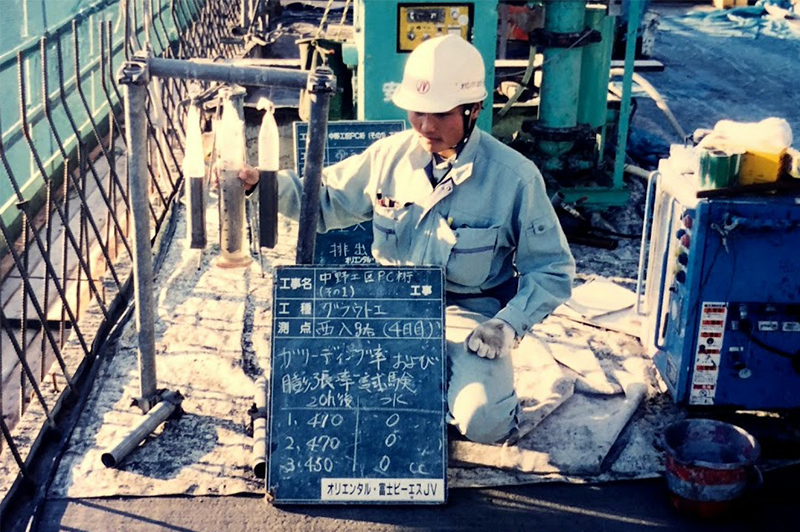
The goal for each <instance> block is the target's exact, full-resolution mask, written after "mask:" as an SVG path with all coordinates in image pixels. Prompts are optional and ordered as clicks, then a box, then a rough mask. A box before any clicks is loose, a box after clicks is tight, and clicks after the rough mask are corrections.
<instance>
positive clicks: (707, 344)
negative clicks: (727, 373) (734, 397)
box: [689, 302, 728, 405]
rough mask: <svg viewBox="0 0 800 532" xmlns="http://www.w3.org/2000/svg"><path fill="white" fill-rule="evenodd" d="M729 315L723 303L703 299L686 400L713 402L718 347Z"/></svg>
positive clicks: (697, 402) (697, 403)
mask: <svg viewBox="0 0 800 532" xmlns="http://www.w3.org/2000/svg"><path fill="white" fill-rule="evenodd" d="M727 315H728V305H727V304H726V303H709V302H704V303H703V306H702V310H701V313H700V327H699V330H698V332H697V350H696V352H695V357H694V366H693V368H692V386H691V390H690V392H689V404H692V405H713V404H714V396H715V395H716V392H717V380H718V379H719V363H720V351H721V349H722V341H723V339H724V336H725V321H726V318H727Z"/></svg>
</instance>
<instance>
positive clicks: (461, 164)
mask: <svg viewBox="0 0 800 532" xmlns="http://www.w3.org/2000/svg"><path fill="white" fill-rule="evenodd" d="M483 134H484V133H483V132H482V131H481V130H480V129H478V128H477V127H476V128H475V129H474V130H473V131H472V134H471V135H470V136H469V140H467V143H466V144H465V145H464V149H462V150H461V153H460V154H458V157H456V160H455V162H454V163H453V168H452V169H451V170H450V172H449V173H448V174H447V179H451V180H452V181H453V183H454V184H455V185H456V186H457V185H460V184H461V183H463V182H464V181H466V180H467V179H469V177H470V176H472V169H473V166H474V162H475V156H476V154H477V153H478V145H479V144H480V137H481V135H483ZM410 155H411V165H412V166H413V168H414V170H415V173H419V174H421V175H424V176H427V174H426V173H425V167H426V166H428V164H430V162H431V154H430V152H428V151H427V150H425V148H423V147H422V146H420V145H419V142H418V141H417V145H416V146H415V147H414V149H413V150H412V152H411V154H410ZM420 171H421V172H420ZM426 180H427V177H426Z"/></svg>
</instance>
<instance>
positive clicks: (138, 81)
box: [122, 62, 156, 412]
mask: <svg viewBox="0 0 800 532" xmlns="http://www.w3.org/2000/svg"><path fill="white" fill-rule="evenodd" d="M122 72H123V74H124V75H126V76H127V78H128V79H129V80H130V81H128V82H124V83H123V87H124V89H123V90H124V94H125V124H126V126H127V127H126V128H125V134H126V136H125V144H126V145H127V146H128V180H129V182H130V202H131V211H132V214H133V279H134V287H135V293H134V301H135V305H136V330H137V331H138V339H139V374H140V381H139V387H140V394H141V395H140V397H141V399H142V401H140V404H141V405H142V407H143V410H144V411H145V412H147V410H149V398H152V397H153V396H154V395H155V394H156V356H155V351H156V349H155V323H154V318H153V254H152V253H153V251H152V248H151V246H150V209H149V206H150V203H149V198H148V189H149V183H148V174H147V151H146V146H147V121H146V117H145V98H146V96H147V81H148V75H147V72H146V68H145V67H142V66H141V65H139V64H136V63H132V62H131V63H128V64H127V65H125V66H124V67H123V69H122Z"/></svg>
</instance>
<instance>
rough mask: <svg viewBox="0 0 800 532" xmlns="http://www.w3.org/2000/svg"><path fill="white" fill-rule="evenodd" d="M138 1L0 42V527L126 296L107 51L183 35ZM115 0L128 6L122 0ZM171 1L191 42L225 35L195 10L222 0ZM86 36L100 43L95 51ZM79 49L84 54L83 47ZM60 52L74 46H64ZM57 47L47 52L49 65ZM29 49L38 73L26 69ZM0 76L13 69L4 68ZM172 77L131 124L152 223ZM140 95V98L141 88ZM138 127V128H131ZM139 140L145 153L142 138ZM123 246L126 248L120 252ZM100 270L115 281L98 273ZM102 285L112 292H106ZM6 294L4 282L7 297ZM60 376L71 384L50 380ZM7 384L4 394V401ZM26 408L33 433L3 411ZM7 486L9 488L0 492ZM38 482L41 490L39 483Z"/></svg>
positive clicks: (180, 88)
mask: <svg viewBox="0 0 800 532" xmlns="http://www.w3.org/2000/svg"><path fill="white" fill-rule="evenodd" d="M139 1H142V2H149V4H148V5H144V4H143V6H140V7H139V9H138V11H136V10H127V9H126V10H125V11H129V13H128V15H127V16H125V17H124V19H125V21H126V27H125V29H126V31H127V36H128V37H129V38H128V39H125V40H122V39H120V40H117V39H114V32H113V30H112V27H113V23H112V21H110V20H100V21H99V24H96V23H95V21H96V20H97V19H98V18H102V15H95V16H93V17H91V18H89V17H88V16H87V15H89V14H97V13H102V10H103V9H105V8H106V7H108V6H112V5H115V4H120V0H101V1H98V2H95V3H94V4H93V5H92V6H90V7H89V8H87V9H86V10H83V11H81V12H79V13H78V14H77V15H76V16H73V17H70V18H69V19H67V20H65V21H63V22H61V23H59V25H57V27H50V28H46V29H47V30H48V33H46V36H47V37H46V38H39V37H36V38H34V39H31V40H30V41H28V42H26V43H24V44H23V45H22V46H21V47H18V48H16V49H15V50H13V51H12V52H9V53H6V54H4V55H2V56H0V73H3V74H6V73H7V72H8V71H10V69H11V68H15V69H16V70H18V75H19V78H18V83H19V93H20V98H19V101H18V104H19V105H18V106H17V105H14V98H13V97H12V98H11V99H10V101H9V99H8V98H6V99H5V100H0V111H6V116H7V117H8V118H9V120H7V126H9V127H7V128H6V129H3V127H2V125H0V190H2V193H3V194H4V195H5V197H3V198H2V200H3V201H2V203H5V206H3V205H0V207H2V208H4V209H6V210H5V211H4V212H2V213H0V258H3V260H2V261H0V283H2V284H3V286H2V288H3V289H4V290H0V354H1V355H2V358H0V368H2V372H1V373H2V374H3V375H4V376H6V375H8V374H9V373H10V374H11V376H12V378H11V379H7V380H4V381H2V382H0V392H2V391H6V392H9V393H7V394H4V393H0V425H2V426H1V427H0V428H2V431H0V432H2V436H0V452H3V453H4V454H5V453H8V455H9V463H16V467H17V468H18V472H19V475H18V476H17V477H16V480H15V479H14V478H8V480H9V481H13V483H12V485H11V487H10V489H11V492H7V491H6V489H7V488H8V486H0V498H2V500H0V521H2V522H1V523H0V528H5V524H6V521H7V517H6V516H8V515H9V514H11V513H13V512H14V511H15V510H16V509H17V508H21V506H20V505H18V504H16V503H15V502H10V501H13V500H15V499H16V495H18V494H19V491H20V490H18V489H17V488H18V487H19V485H20V483H21V482H20V481H21V480H24V481H26V482H27V481H34V480H36V479H40V478H46V477H47V475H49V474H50V473H49V472H47V468H48V464H49V462H45V461H42V462H41V463H39V462H37V450H38V449H39V447H40V446H44V445H48V443H47V442H48V441H51V440H52V438H48V437H45V435H46V434H49V431H50V430H51V429H57V426H56V423H57V422H58V420H59V419H60V410H61V407H62V405H66V404H68V403H69V398H70V397H74V395H75V394H77V393H78V390H77V389H76V385H78V384H81V379H85V378H87V375H86V373H87V372H85V371H83V369H85V368H91V367H92V364H93V363H95V362H93V360H92V358H93V357H94V356H95V355H94V354H95V353H96V352H98V349H97V346H98V344H100V345H102V343H103V342H104V339H103V338H98V337H97V335H98V334H101V333H100V332H99V331H102V330H105V328H106V324H107V323H109V321H111V323H113V321H114V320H116V319H118V317H119V313H118V310H113V311H112V309H119V308H120V307H124V306H125V305H126V304H127V303H126V302H125V300H126V298H127V296H126V295H121V294H120V295H117V296H115V295H114V294H119V291H121V290H124V289H125V287H127V286H129V284H130V283H129V282H126V280H125V279H124V278H122V269H120V268H118V266H119V262H121V261H125V260H127V259H128V258H129V257H132V256H133V255H134V253H133V249H131V245H130V243H129V241H128V238H129V235H130V227H129V224H128V222H129V218H130V216H129V212H130V211H129V206H128V204H129V203H130V201H131V198H132V196H133V194H132V193H131V190H130V188H129V183H128V176H127V175H126V174H125V173H123V172H119V173H117V172H116V168H117V165H118V164H119V162H118V160H119V158H118V156H117V153H115V150H118V149H119V146H121V144H120V143H119V141H118V135H119V134H120V133H121V128H122V127H123V123H122V121H121V118H120V117H121V113H120V109H121V108H122V103H123V97H122V94H121V92H120V90H119V89H118V87H117V85H116V84H115V82H114V81H115V80H114V79H113V77H112V75H111V72H112V70H113V69H114V62H115V60H117V58H118V57H119V56H121V55H123V54H124V53H125V52H126V51H127V50H128V49H132V47H129V45H130V44H134V45H135V43H136V42H137V41H138V42H141V41H149V42H151V43H152V44H153V45H154V46H156V47H157V48H158V50H159V51H161V52H162V53H163V54H164V55H165V56H174V55H175V50H176V46H175V43H176V42H177V43H180V42H181V41H180V40H181V38H182V37H183V35H182V32H181V29H180V28H176V27H174V26H173V25H172V24H171V23H170V22H169V15H167V17H166V18H165V17H164V11H166V10H167V9H169V6H168V5H166V4H167V2H166V0H159V1H158V5H157V6H153V1H152V0H136V2H139ZM136 2H135V3H136ZM135 3H134V4H135ZM171 3H172V4H173V5H174V2H171ZM123 4H125V5H124V7H125V8H129V7H136V6H135V5H134V6H131V5H130V2H129V1H125V2H123ZM178 4H179V5H177V6H175V7H176V8H177V9H179V10H180V12H181V14H183V15H185V17H186V18H184V20H183V24H185V25H186V26H187V27H188V28H189V32H190V33H191V35H192V39H193V41H192V42H194V43H203V46H209V47H211V49H214V48H220V49H225V47H224V46H221V45H220V44H219V43H220V42H221V35H222V32H223V31H225V28H226V27H227V26H225V25H219V26H218V27H214V28H206V27H204V25H203V24H198V21H203V20H205V21H209V20H212V18H213V17H216V16H217V15H218V14H220V13H225V12H230V6H228V5H227V0H202V1H199V2H194V1H190V0H178ZM148 6H150V7H151V8H150V9H147V7H148ZM142 7H144V9H142ZM123 16H124V11H123ZM145 26H146V27H145ZM143 27H145V28H144V29H143ZM87 28H88V30H87ZM87 31H88V32H97V34H92V33H88V34H87ZM98 35H99V37H98ZM68 38H69V39H71V42H68V43H67V46H69V44H71V45H72V46H69V47H68V48H65V49H62V39H68ZM91 43H98V44H97V45H95V44H91ZM90 44H91V48H90V47H89V45H90ZM97 46H100V47H101V49H100V52H101V53H99V54H97V53H96V52H97V50H98V48H97ZM87 51H88V52H90V53H91V54H94V57H95V58H93V59H91V60H86V58H87V57H89V55H87ZM204 51H205V50H204ZM70 53H73V54H74V56H75V57H69V54H70ZM48 56H49V57H48ZM48 59H50V61H49V62H48ZM54 59H55V60H56V62H57V65H53V60H54ZM38 61H41V63H40V65H41V78H40V80H39V79H37V80H36V81H34V78H35V76H36V75H37V72H38V70H39V69H38V65H39V63H38ZM31 67H33V68H31ZM56 68H57V76H58V79H57V82H56V80H55V79H53V78H50V76H56ZM65 70H66V72H65ZM32 72H33V74H32ZM107 76H108V77H107ZM3 79H4V80H7V79H11V75H10V74H6V75H5V77H4V78H3ZM109 80H110V81H109ZM39 83H41V84H39ZM90 83H91V85H89V84H90ZM171 83H172V86H171V87H170V88H169V89H170V90H168V91H167V96H168V97H167V98H164V99H163V100H161V99H159V98H153V99H152V100H151V101H149V104H148V105H149V108H148V110H147V111H145V118H144V124H145V127H144V128H143V129H142V130H141V132H143V133H144V139H146V141H145V142H144V143H142V145H143V146H149V147H151V148H152V152H151V158H152V161H153V165H152V166H150V165H147V164H145V167H146V168H147V170H146V171H147V172H148V173H147V174H144V176H146V177H145V178H144V180H143V181H142V185H143V188H144V190H145V193H146V194H145V196H144V201H143V202H140V203H139V205H138V206H139V207H143V209H142V210H143V212H144V213H145V218H146V219H148V220H150V219H154V220H155V221H156V228H157V230H158V228H159V227H160V224H161V222H162V221H163V220H164V219H165V217H166V216H167V214H168V208H169V204H170V203H171V202H172V201H173V199H174V197H175V194H176V193H177V191H178V189H179V188H180V185H181V182H182V179H181V176H180V173H179V168H180V167H179V165H178V164H177V162H178V161H179V160H180V157H181V152H182V150H183V145H182V143H183V136H182V135H183V131H182V128H183V123H184V121H185V114H186V113H185V109H184V108H183V107H181V106H180V105H179V102H180V101H181V100H182V99H183V98H184V97H185V94H186V83H185V81H184V80H183V79H179V78H175V79H172V80H171ZM5 88H7V87H4V89H5ZM51 91H52V92H51ZM143 101H147V96H146V95H145V96H144V98H143ZM9 103H11V105H8V104H9ZM156 106H158V110H159V111H160V112H162V114H165V117H166V122H165V123H166V128H167V131H168V132H167V133H165V134H164V135H158V137H155V136H154V135H152V134H151V133H150V132H149V131H148V125H150V124H152V127H155V126H156V124H154V123H153V118H152V116H151V115H150V114H149V113H151V112H155V111H156ZM162 108H163V110H162ZM17 113H19V114H17ZM124 125H125V126H128V124H124ZM167 135H170V136H171V138H167ZM137 136H138V138H141V134H137ZM4 141H5V142H4ZM126 147H127V146H126ZM145 150H146V148H145ZM143 154H144V157H145V163H146V162H147V161H146V157H147V151H144V152H143ZM98 155H99V159H98ZM134 162H136V161H134ZM106 163H108V168H106V166H105V164H106ZM156 167H157V168H156ZM31 168H32V169H31ZM154 169H157V170H158V171H157V172H156V171H154ZM162 169H163V170H165V171H164V172H162V171H161V170H162ZM175 169H177V170H178V172H175V171H174V170H175ZM150 187H153V188H154V189H157V190H158V191H159V194H158V196H157V197H156V199H155V200H154V201H155V205H154V204H153V203H152V202H151V201H150V199H151V198H150V195H149V194H147V191H148V190H149V189H150ZM9 193H10V194H11V197H12V198H13V200H14V201H15V202H16V204H17V206H16V209H15V207H14V203H13V202H7V201H6V199H7V197H8V194H9ZM76 202H77V203H76ZM141 203H144V205H141ZM9 205H10V209H9ZM0 210H1V209H0ZM145 246H146V248H147V251H149V249H150V246H151V242H150V239H149V238H148V239H147V240H146V241H144V240H143V241H142V242H141V247H142V248H144V247H145ZM121 248H122V249H125V250H126V251H127V252H128V255H125V254H124V253H119V250H120V249H121ZM104 277H107V278H108V279H109V280H111V281H112V282H110V283H109V284H105V283H104V282H103V281H104V279H103V278H104ZM109 287H110V288H111V294H107V288H109ZM9 294H13V298H12V299H11V301H9ZM109 297H111V298H114V299H109ZM120 302H121V303H120ZM87 312H88V313H93V314H94V313H96V315H97V317H98V318H102V320H104V321H103V324H102V325H101V326H100V329H98V330H94V329H93V326H89V325H88V322H86V323H85V322H83V321H82V316H84V315H85V314H87ZM112 313H113V314H112ZM82 326H83V327H82ZM53 362H56V363H57V364H53V367H52V372H53V381H52V390H51V389H47V388H46V386H48V387H49V386H50V383H49V381H47V382H45V377H46V376H47V373H48V369H49V368H50V364H51V363H53ZM4 363H5V365H4ZM76 366H77V367H76ZM88 373H89V376H91V375H92V373H91V372H88ZM56 376H58V378H56ZM62 379H63V380H65V381H66V389H67V390H69V391H70V393H69V394H68V395H63V394H61V392H60V390H59V388H60V387H61V382H62ZM152 380H153V381H154V380H155V379H154V378H153V379H152ZM76 381H78V382H77V383H76ZM6 385H9V386H14V394H15V395H14V396H11V394H10V390H8V389H7V388H6V389H4V388H5V386H6ZM4 396H5V397H6V398H8V397H11V400H7V401H6V403H5V404H4V403H3V400H2V397H4ZM53 397H55V398H56V399H55V400H54V399H53ZM31 398H32V399H31ZM25 410H35V411H36V412H34V413H33V415H41V417H42V419H43V420H44V426H43V428H42V430H41V431H40V433H39V435H38V436H35V435H34V436H35V437H26V438H25V439H24V440H20V439H18V435H16V434H15V433H14V425H15V424H16V423H17V421H18V420H19V419H20V417H19V416H21V415H22V414H23V413H25V415H31V413H30V412H24V411H25ZM26 436H31V435H29V434H28V435H26ZM12 456H13V462H11V460H10V459H11V457H12ZM6 480H7V479H3V481H4V482H3V483H2V484H6V482H5V481H6ZM6 493H9V496H5V497H4V495H6ZM40 493H43V492H42V490H38V491H37V495H36V497H39V494H40Z"/></svg>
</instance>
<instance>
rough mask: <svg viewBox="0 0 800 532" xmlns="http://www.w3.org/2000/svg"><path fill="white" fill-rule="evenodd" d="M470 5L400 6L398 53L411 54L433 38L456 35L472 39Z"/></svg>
mask: <svg viewBox="0 0 800 532" xmlns="http://www.w3.org/2000/svg"><path fill="white" fill-rule="evenodd" d="M471 7H472V6H471V4H434V5H431V4H405V5H403V4H400V5H399V6H398V20H397V51H398V52H410V51H412V50H413V49H414V48H416V47H417V46H418V45H419V44H420V43H422V42H425V41H426V40H428V39H430V38H432V37H439V36H441V35H447V34H448V33H453V34H455V35H460V36H461V37H463V38H464V39H467V40H470V28H472V16H471V15H472V13H471Z"/></svg>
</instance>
